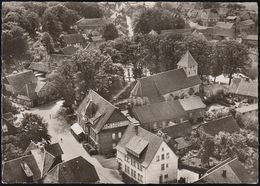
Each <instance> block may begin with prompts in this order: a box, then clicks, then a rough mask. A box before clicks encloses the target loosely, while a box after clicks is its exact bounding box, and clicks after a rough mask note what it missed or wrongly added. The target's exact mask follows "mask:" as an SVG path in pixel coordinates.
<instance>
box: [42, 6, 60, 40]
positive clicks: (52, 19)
mask: <svg viewBox="0 0 260 186" xmlns="http://www.w3.org/2000/svg"><path fill="white" fill-rule="evenodd" d="M47 10H48V9H47ZM47 10H46V11H45V12H44V14H43V16H42V31H44V32H48V33H49V34H50V35H51V37H52V38H53V40H54V41H57V39H58V37H59V36H60V34H61V33H62V24H61V22H60V21H59V20H58V18H57V17H56V16H55V15H54V14H53V13H51V12H50V11H47Z"/></svg>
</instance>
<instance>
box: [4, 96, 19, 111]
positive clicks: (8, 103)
mask: <svg viewBox="0 0 260 186" xmlns="http://www.w3.org/2000/svg"><path fill="white" fill-rule="evenodd" d="M9 112H11V113H13V114H17V113H18V111H17V108H16V107H15V106H14V105H13V104H12V102H11V101H10V100H9V99H8V98H7V97H6V96H3V113H4V114H5V113H9Z"/></svg>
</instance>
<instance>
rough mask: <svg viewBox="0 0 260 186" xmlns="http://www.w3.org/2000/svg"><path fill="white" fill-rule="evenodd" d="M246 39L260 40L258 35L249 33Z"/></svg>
mask: <svg viewBox="0 0 260 186" xmlns="http://www.w3.org/2000/svg"><path fill="white" fill-rule="evenodd" d="M246 39H247V40H253V41H258V35H247V36H246Z"/></svg>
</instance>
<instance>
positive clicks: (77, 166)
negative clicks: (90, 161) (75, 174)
mask: <svg viewBox="0 0 260 186" xmlns="http://www.w3.org/2000/svg"><path fill="white" fill-rule="evenodd" d="M76 169H79V161H78V160H77V161H76Z"/></svg>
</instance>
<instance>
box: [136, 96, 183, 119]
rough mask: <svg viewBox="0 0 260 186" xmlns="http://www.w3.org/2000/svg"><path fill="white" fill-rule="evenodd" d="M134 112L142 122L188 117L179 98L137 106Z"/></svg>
mask: <svg viewBox="0 0 260 186" xmlns="http://www.w3.org/2000/svg"><path fill="white" fill-rule="evenodd" d="M133 113H134V115H135V117H136V119H137V120H139V121H140V123H152V122H159V121H167V120H174V119H180V118H183V119H184V118H186V117H187V116H186V112H185V111H184V109H183V108H182V106H181V104H180V103H179V101H178V100H175V101H166V102H159V103H154V104H150V105H144V106H136V107H134V108H133Z"/></svg>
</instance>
